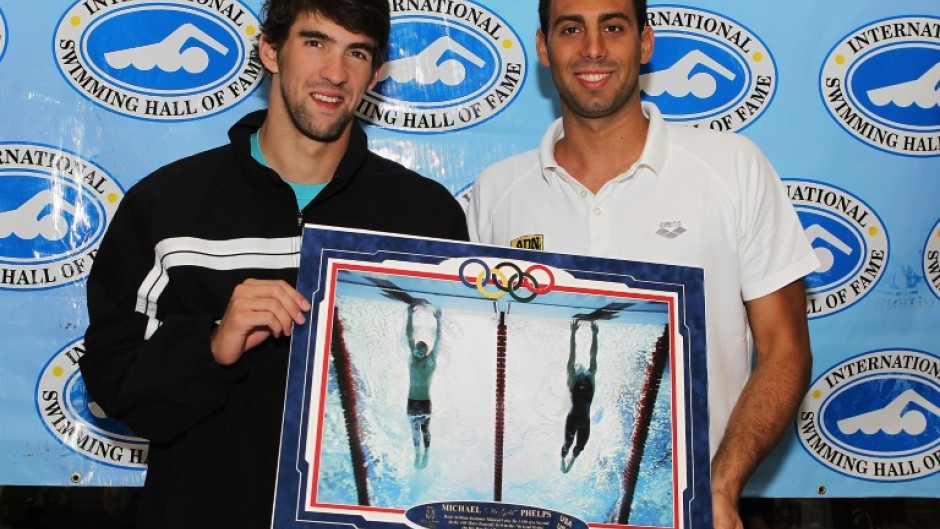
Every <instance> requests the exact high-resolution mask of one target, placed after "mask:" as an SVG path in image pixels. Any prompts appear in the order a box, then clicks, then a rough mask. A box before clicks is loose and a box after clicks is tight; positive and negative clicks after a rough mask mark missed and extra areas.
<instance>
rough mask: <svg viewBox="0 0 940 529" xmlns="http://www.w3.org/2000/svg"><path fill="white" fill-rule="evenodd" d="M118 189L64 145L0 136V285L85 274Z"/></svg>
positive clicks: (50, 283) (25, 285)
mask: <svg viewBox="0 0 940 529" xmlns="http://www.w3.org/2000/svg"><path fill="white" fill-rule="evenodd" d="M123 197H124V190H123V189H121V187H120V185H118V183H117V182H116V181H115V180H114V179H113V178H112V177H111V175H109V174H108V173H107V171H105V170H104V169H103V168H101V167H100V166H98V165H96V164H94V163H92V162H90V161H88V160H85V159H82V158H80V157H79V156H77V155H75V154H72V153H70V152H66V151H64V150H61V149H58V148H53V147H50V146H46V145H39V144H33V143H0V290H38V289H46V288H52V287H58V286H61V285H66V284H69V283H73V282H75V281H79V280H81V279H84V278H85V276H87V275H88V271H89V270H90V269H91V264H92V261H93V260H94V255H95V252H97V251H98V244H99V243H100V242H101V237H102V236H103V235H104V232H105V229H107V226H108V224H109V223H110V221H111V219H112V217H113V216H114V213H115V212H116V211H117V206H118V203H119V202H120V201H121V199H122V198H123Z"/></svg>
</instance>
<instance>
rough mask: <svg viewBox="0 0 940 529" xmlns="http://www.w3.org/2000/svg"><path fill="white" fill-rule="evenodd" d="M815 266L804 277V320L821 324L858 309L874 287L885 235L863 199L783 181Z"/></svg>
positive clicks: (884, 259) (885, 253)
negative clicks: (826, 318)
mask: <svg viewBox="0 0 940 529" xmlns="http://www.w3.org/2000/svg"><path fill="white" fill-rule="evenodd" d="M783 183H784V185H785V186H786V188H787V194H788V196H789V197H790V201H791V202H792V203H793V207H794V208H795V209H796V213H797V216H799V218H800V223H801V224H802V225H803V230H804V231H805V233H806V238H807V239H809V242H810V244H811V245H812V246H813V250H814V251H815V252H816V257H818V258H819V262H820V266H819V268H817V269H816V270H815V271H814V272H813V273H811V274H809V275H808V276H806V278H805V279H804V282H805V284H806V294H807V296H806V314H807V316H808V317H809V318H820V317H823V316H828V315H830V314H834V313H836V312H839V311H841V310H844V309H846V308H848V307H851V306H852V305H854V304H855V303H858V302H859V301H861V300H862V298H864V297H865V296H867V295H868V293H869V292H871V291H872V289H873V288H874V287H875V285H877V284H878V281H880V280H881V277H882V276H883V275H884V271H885V270H886V266H887V263H888V257H889V253H890V252H889V245H888V232H887V231H886V230H885V227H884V224H883V223H882V222H881V218H880V217H879V216H878V214H877V213H876V212H875V211H874V210H873V209H872V208H871V207H870V206H869V205H868V204H866V203H865V202H864V201H863V200H862V199H860V198H858V197H857V196H855V195H853V194H851V193H849V192H848V191H845V190H844V189H840V188H838V187H835V186H832V185H829V184H823V183H820V182H812V181H808V180H784V182H783Z"/></svg>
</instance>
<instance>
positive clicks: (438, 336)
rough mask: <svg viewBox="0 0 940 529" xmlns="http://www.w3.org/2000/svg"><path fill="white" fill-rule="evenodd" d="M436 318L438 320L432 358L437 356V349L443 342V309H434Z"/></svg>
mask: <svg viewBox="0 0 940 529" xmlns="http://www.w3.org/2000/svg"><path fill="white" fill-rule="evenodd" d="M434 320H435V321H437V329H436V330H435V331H434V347H433V348H431V358H437V351H438V349H439V345H440V343H441V309H434Z"/></svg>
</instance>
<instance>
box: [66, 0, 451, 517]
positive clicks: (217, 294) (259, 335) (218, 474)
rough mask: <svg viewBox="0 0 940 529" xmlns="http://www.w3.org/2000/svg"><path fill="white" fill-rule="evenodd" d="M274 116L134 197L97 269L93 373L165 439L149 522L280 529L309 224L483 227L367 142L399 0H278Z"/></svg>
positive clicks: (146, 182)
mask: <svg viewBox="0 0 940 529" xmlns="http://www.w3.org/2000/svg"><path fill="white" fill-rule="evenodd" d="M262 12H263V13H264V14H265V15H266V17H265V22H264V24H263V25H262V35H261V37H260V39H259V43H258V53H259V56H260V59H261V61H262V64H263V65H264V67H265V69H266V70H267V72H268V73H269V74H270V81H271V87H270V95H269V100H268V109H267V111H260V112H255V113H253V114H249V115H248V116H245V117H244V118H243V119H242V120H240V121H239V122H238V123H236V124H235V125H234V126H233V127H232V128H231V130H230V131H229V139H230V143H229V144H228V145H225V146H222V147H218V148H216V149H213V150H210V151H206V152H203V153H201V154H197V155H195V156H191V157H188V158H185V159H182V160H179V161H177V162H174V163H171V164H169V165H167V166H165V167H163V168H161V169H159V170H157V171H156V172H154V173H153V174H151V175H150V176H148V177H146V178H144V179H143V180H142V181H141V182H139V183H138V184H137V185H135V186H134V187H133V188H132V189H131V190H130V191H129V192H128V193H127V195H126V196H125V198H124V201H123V202H122V204H121V206H120V208H119V210H118V212H117V214H116V215H115V218H114V220H113V222H112V224H111V226H110V227H109V229H108V232H107V234H106V235H105V238H104V240H103V241H102V243H101V246H100V249H99V251H98V254H97V257H96V261H95V265H94V267H93V269H92V271H91V274H90V276H89V279H88V310H89V316H90V325H89V328H88V331H87V332H86V335H85V347H86V353H85V355H84V357H83V358H82V360H81V364H80V365H81V370H82V376H83V378H84V381H85V383H86V386H87V388H88V392H89V394H90V396H91V398H92V399H93V400H94V401H95V402H97V404H98V405H100V406H101V408H102V409H103V410H104V411H105V412H106V413H107V414H108V415H109V416H111V417H114V418H117V419H121V420H123V421H125V422H126V423H127V424H129V425H130V426H131V427H132V428H133V429H134V431H135V432H136V433H137V434H138V435H140V436H142V437H144V438H147V439H149V440H150V455H149V469H148V472H147V479H146V483H145V488H144V494H143V498H142V502H141V506H140V513H139V526H140V527H142V528H158V527H159V528H164V527H166V528H169V527H172V528H174V529H181V528H187V527H193V528H196V527H198V528H200V529H204V528H206V527H225V528H226V529H233V528H252V529H256V528H261V527H268V526H269V525H270V520H271V507H272V502H273V497H274V480H275V473H276V464H277V453H278V439H279V431H280V422H281V412H282V408H283V404H284V388H285V376H286V370H287V358H288V349H289V335H290V332H291V325H292V324H293V323H303V322H304V319H305V313H306V312H307V311H308V310H309V308H310V305H309V303H308V301H307V300H305V299H304V298H303V297H302V296H301V295H300V294H299V293H298V292H297V291H296V290H295V289H294V287H293V285H294V284H295V280H296V273H297V264H298V261H299V240H300V239H299V236H300V232H301V226H302V225H303V224H304V223H317V224H327V225H334V226H345V227H352V228H362V229H373V230H381V231H387V232H396V233H404V234H410V235H420V236H429V237H439V238H447V239H457V240H465V239H466V238H467V232H466V224H465V221H464V216H463V212H462V210H461V209H460V206H459V204H458V203H457V201H456V200H455V199H454V198H453V196H452V195H451V194H450V193H449V192H448V191H447V190H446V189H445V188H444V187H443V186H441V185H439V184H437V183H436V182H433V181H431V180H428V179H426V178H423V177H421V176H419V175H417V174H416V173H414V172H412V171H409V170H407V169H405V168H404V167H402V166H401V165H399V164H397V163H394V162H392V161H389V160H386V159H384V158H381V157H379V156H378V155H376V154H374V153H371V152H369V151H368V149H367V142H366V135H365V133H364V132H363V130H362V129H361V128H360V127H359V125H358V124H357V123H356V122H355V121H354V119H353V115H354V111H355V108H356V106H357V104H358V103H359V101H360V98H361V97H362V95H363V93H364V92H365V91H366V90H368V89H369V88H370V87H371V86H373V85H374V84H375V80H376V74H377V72H378V69H379V66H380V65H381V63H382V59H383V57H384V53H385V47H386V45H387V40H388V34H389V30H390V20H389V16H390V15H389V4H388V1H387V0H268V1H267V2H266V5H265V6H264V8H262Z"/></svg>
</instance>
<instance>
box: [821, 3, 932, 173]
mask: <svg viewBox="0 0 940 529" xmlns="http://www.w3.org/2000/svg"><path fill="white" fill-rule="evenodd" d="M938 83H940V18H937V17H927V16H919V17H898V18H888V19H884V20H879V21H877V22H874V23H872V24H869V25H867V26H863V27H861V28H858V29H856V30H855V31H853V32H852V33H850V34H848V35H846V36H845V37H843V38H842V39H841V40H840V42H839V43H838V44H836V46H835V47H834V48H833V49H832V51H830V52H829V55H828V56H827V57H826V60H825V62H824V63H823V65H822V71H821V72H820V87H819V90H820V96H821V97H822V99H823V102H824V103H825V105H826V108H827V109H828V110H829V113H830V114H831V115H832V118H833V119H835V120H836V121H837V122H838V123H839V125H840V126H842V128H843V129H845V131H846V132H848V133H849V134H851V135H852V136H854V137H855V138H857V139H858V140H860V141H862V142H864V143H866V144H868V145H870V146H872V147H874V148H876V149H879V150H882V151H885V152H889V153H893V154H901V155H906V156H938V155H940V90H938V88H937V86H938Z"/></svg>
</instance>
